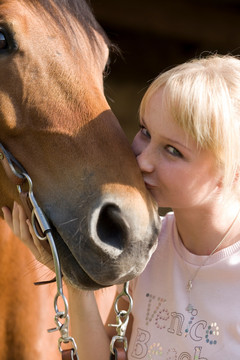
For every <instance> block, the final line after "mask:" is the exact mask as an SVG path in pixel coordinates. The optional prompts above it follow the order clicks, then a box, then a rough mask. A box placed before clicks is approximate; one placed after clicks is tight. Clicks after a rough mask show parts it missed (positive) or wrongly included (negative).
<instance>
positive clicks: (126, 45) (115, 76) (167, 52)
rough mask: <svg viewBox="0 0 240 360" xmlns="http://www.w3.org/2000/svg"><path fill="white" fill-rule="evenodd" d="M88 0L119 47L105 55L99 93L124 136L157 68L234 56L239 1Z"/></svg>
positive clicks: (238, 42)
mask: <svg viewBox="0 0 240 360" xmlns="http://www.w3.org/2000/svg"><path fill="white" fill-rule="evenodd" d="M90 1H91V6H92V9H93V12H94V14H95V16H96V18H97V20H98V21H99V23H100V24H101V25H102V27H103V28H104V29H105V31H106V33H107V34H108V36H109V38H110V39H111V41H112V42H113V43H115V44H116V45H117V46H118V47H119V48H120V50H121V56H119V55H112V56H111V64H110V73H109V75H108V77H107V78H106V82H105V93H106V96H107V99H108V102H109V104H110V106H111V108H112V109H113V111H114V113H115V114H116V116H117V117H118V119H119V121H120V123H121V125H122V127H123V129H124V131H125V133H126V134H127V136H128V139H129V141H132V139H133V137H134V134H135V133H136V132H137V130H138V107H139V103H140V101H141V98H142V96H143V94H144V92H145V90H146V87H147V86H148V84H149V82H150V81H151V80H153V79H154V78H155V77H156V76H157V75H158V74H159V73H160V72H161V71H163V70H165V69H167V68H169V67H172V66H174V65H177V64H179V63H182V62H184V61H186V60H188V59H190V58H193V57H196V56H199V55H200V54H202V53H204V52H218V53H220V54H226V53H232V54H234V55H238V54H239V55H240V0H201V1H200V0H145V1H141V0H121V1H120V0H90Z"/></svg>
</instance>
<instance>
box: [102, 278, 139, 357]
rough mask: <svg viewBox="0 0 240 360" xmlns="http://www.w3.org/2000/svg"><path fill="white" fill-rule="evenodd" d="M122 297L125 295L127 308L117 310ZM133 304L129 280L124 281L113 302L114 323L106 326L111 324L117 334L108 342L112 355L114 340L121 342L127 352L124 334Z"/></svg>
mask: <svg viewBox="0 0 240 360" xmlns="http://www.w3.org/2000/svg"><path fill="white" fill-rule="evenodd" d="M122 297H127V299H128V301H129V307H128V310H119V307H118V302H119V300H120V299H121V298H122ZM132 306H133V299H132V297H131V295H130V293H129V281H127V282H125V283H124V285H123V290H122V292H121V293H120V294H119V295H118V296H117V298H116V300H115V303H114V310H115V313H116V324H109V325H108V326H112V327H115V328H116V332H117V335H115V336H113V337H112V340H111V343H110V351H111V353H112V354H113V355H114V353H115V352H114V349H115V346H116V342H122V343H123V347H124V351H125V352H127V349H128V343H127V337H126V336H125V334H126V330H127V326H128V321H129V315H130V313H131V311H132Z"/></svg>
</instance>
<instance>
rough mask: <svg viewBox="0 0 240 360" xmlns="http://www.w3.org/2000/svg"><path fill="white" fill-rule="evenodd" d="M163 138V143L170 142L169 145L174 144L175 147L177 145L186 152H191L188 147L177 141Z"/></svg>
mask: <svg viewBox="0 0 240 360" xmlns="http://www.w3.org/2000/svg"><path fill="white" fill-rule="evenodd" d="M163 138H164V139H165V141H167V142H170V143H173V144H176V145H179V146H181V147H183V148H185V149H186V150H188V151H190V152H192V149H190V148H189V147H188V146H186V145H184V144H183V143H181V142H179V141H178V140H175V139H171V138H168V137H165V136H163Z"/></svg>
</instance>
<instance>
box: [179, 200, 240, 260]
mask: <svg viewBox="0 0 240 360" xmlns="http://www.w3.org/2000/svg"><path fill="white" fill-rule="evenodd" d="M216 205H217V206H209V207H204V208H194V209H188V210H186V209H184V210H183V209H181V210H180V209H174V213H175V218H176V225H177V229H178V233H179V236H180V238H181V240H182V242H183V244H184V246H185V247H186V248H187V249H188V250H189V251H190V252H192V253H194V254H196V255H209V254H211V252H212V251H213V249H214V248H215V247H216V246H217V245H218V244H219V243H220V241H221V240H222V239H223V237H224V236H225V234H226V232H227V231H228V229H229V227H230V226H231V225H232V223H233V222H234V223H233V225H232V227H231V230H230V231H229V233H228V234H227V236H226V238H225V239H224V241H223V243H222V244H221V246H220V247H219V248H218V249H217V251H219V250H222V249H224V248H226V247H228V246H230V245H232V244H234V243H235V242H237V241H239V240H240V214H239V210H240V202H239V201H238V200H235V201H234V200H233V201H231V202H228V203H226V202H224V203H221V206H220V204H216ZM236 217H237V219H236V220H235V218H236ZM234 220H235V221H234Z"/></svg>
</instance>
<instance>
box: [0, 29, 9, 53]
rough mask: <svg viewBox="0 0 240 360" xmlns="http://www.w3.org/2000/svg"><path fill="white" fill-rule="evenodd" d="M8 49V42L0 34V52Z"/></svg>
mask: <svg viewBox="0 0 240 360" xmlns="http://www.w3.org/2000/svg"><path fill="white" fill-rule="evenodd" d="M7 48H8V42H7V39H6V36H5V35H4V33H3V32H0V50H5V49H7Z"/></svg>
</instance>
